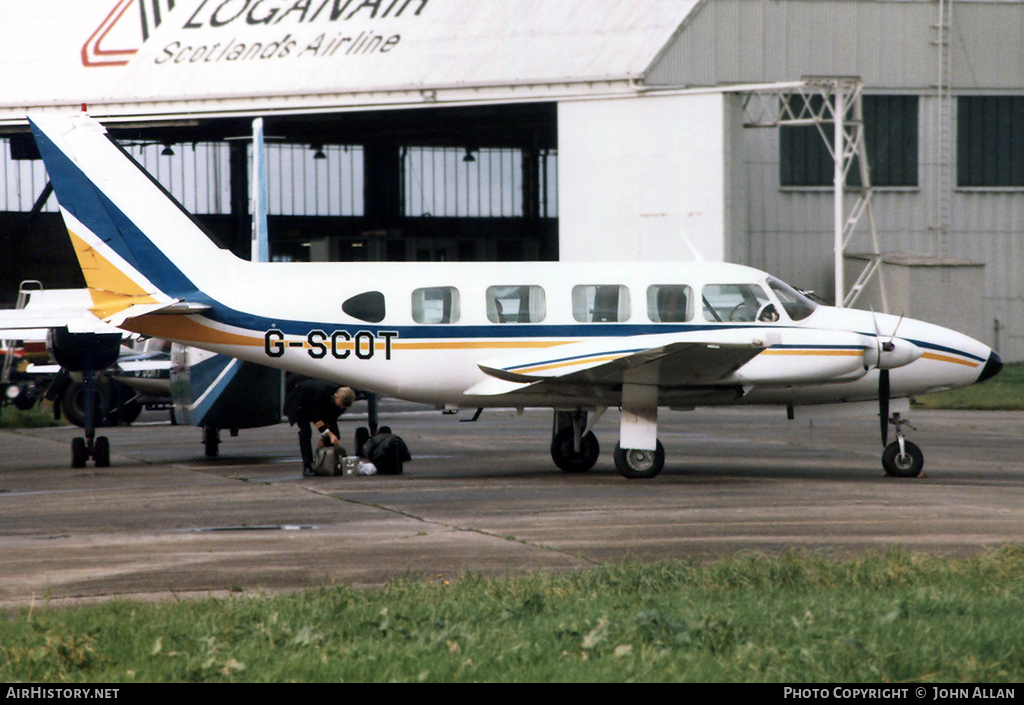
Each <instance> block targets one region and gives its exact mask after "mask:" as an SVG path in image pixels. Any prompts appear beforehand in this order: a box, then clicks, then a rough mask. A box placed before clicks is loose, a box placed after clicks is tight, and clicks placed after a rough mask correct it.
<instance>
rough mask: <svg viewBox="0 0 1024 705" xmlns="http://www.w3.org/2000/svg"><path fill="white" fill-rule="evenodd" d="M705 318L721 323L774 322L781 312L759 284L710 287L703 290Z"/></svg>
mask: <svg viewBox="0 0 1024 705" xmlns="http://www.w3.org/2000/svg"><path fill="white" fill-rule="evenodd" d="M703 303H704V319H705V320H708V321H716V322H718V323H753V322H755V321H757V322H760V323H771V322H773V321H777V320H779V311H778V309H776V308H775V304H773V303H772V302H771V301H770V300H769V298H768V295H767V294H765V293H764V289H762V288H761V287H760V286H758V285H757V284H709V285H708V286H706V287H704V297H703Z"/></svg>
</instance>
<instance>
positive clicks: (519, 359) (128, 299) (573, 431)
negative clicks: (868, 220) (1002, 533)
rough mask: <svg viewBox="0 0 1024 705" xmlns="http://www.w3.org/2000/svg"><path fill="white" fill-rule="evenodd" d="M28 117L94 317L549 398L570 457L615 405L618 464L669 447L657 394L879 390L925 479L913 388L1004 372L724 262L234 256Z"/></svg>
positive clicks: (350, 368) (67, 121)
mask: <svg viewBox="0 0 1024 705" xmlns="http://www.w3.org/2000/svg"><path fill="white" fill-rule="evenodd" d="M30 122H31V125H32V129H33V132H34V134H35V138H36V141H37V142H38V144H39V149H40V152H41V153H42V156H43V160H44V161H45V163H46V168H47V171H48V172H49V176H50V180H51V182H52V184H53V187H54V190H55V192H56V194H57V199H58V201H59V203H60V207H61V212H62V213H63V216H64V220H65V222H66V224H67V227H68V231H69V233H70V236H71V240H72V242H73V244H74V248H75V251H76V252H77V255H78V259H79V261H80V263H81V266H82V271H83V272H84V274H85V278H86V281H87V283H88V286H89V289H90V292H91V294H92V300H93V308H92V310H93V312H95V313H96V315H98V316H99V317H100V318H103V319H106V320H107V321H109V322H111V323H113V324H114V325H116V326H119V327H121V328H124V329H127V330H130V331H135V332H138V333H143V334H146V335H152V336H155V337H160V338H165V339H168V340H174V341H179V342H182V343H186V344H188V345H193V346H196V347H199V348H206V349H208V350H212V351H214V352H217V353H223V354H226V355H230V356H233V357H237V358H240V359H242V360H247V361H252V362H257V363H263V364H265V365H270V366H273V367H279V368H282V369H286V370H292V371H295V372H298V373H301V374H304V375H309V376H313V377H319V378H323V379H328V380H333V381H336V382H338V383H341V384H347V385H351V386H354V387H359V388H362V389H367V390H372V391H375V392H378V393H380V394H385V395H388V396H392V397H397V398H402V399H407V400H411V401H417V402H426V403H430V404H435V405H437V406H441V407H445V408H448V409H453V408H459V407H464V408H483V407H506V408H523V407H550V408H553V409H554V410H555V412H556V414H555V423H554V430H553V439H552V444H551V454H552V457H553V458H554V461H555V463H556V464H557V465H558V466H559V467H560V468H562V469H563V470H565V471H567V472H582V471H586V470H589V469H590V468H591V467H592V466H593V465H594V463H595V462H596V460H597V457H598V454H599V447H598V442H597V439H596V438H595V436H594V434H593V432H592V430H591V428H592V427H593V425H594V423H595V422H596V420H597V418H599V417H600V415H601V414H602V413H603V412H604V410H605V409H607V408H608V407H619V408H620V409H621V424H620V430H619V443H618V445H617V446H616V448H615V465H616V467H617V468H618V470H619V472H621V473H622V474H623V475H624V476H626V477H628V478H647V477H654V476H655V475H657V474H658V473H659V472H660V471H661V469H662V466H663V464H664V461H665V452H664V449H663V448H662V445H661V443H660V442H659V441H658V439H657V430H658V408H659V407H662V406H667V407H671V408H679V409H689V408H694V407H697V406H712V405H737V404H773V405H780V406H787V407H790V411H792V407H793V406H796V405H803V404H826V403H835V402H857V401H860V402H863V401H869V402H877V403H878V404H879V416H880V424H881V430H882V444H883V446H886V440H887V435H888V433H887V431H888V427H889V425H890V424H892V425H895V428H896V437H897V440H896V441H894V442H893V443H891V444H889V445H888V446H886V447H885V452H884V454H883V466H884V468H885V470H886V472H888V473H890V474H892V475H902V476H916V475H918V474H919V473H920V472H921V468H922V465H923V462H924V461H923V456H922V454H921V451H920V450H919V449H918V448H917V447H916V446H915V445H914V444H913V443H911V442H909V441H907V440H906V439H905V438H904V434H903V426H904V425H905V423H906V419H905V417H904V414H905V413H906V410H907V409H908V408H909V404H908V402H907V399H908V397H910V396H911V395H915V394H922V393H925V392H930V391H935V390H944V389H950V388H954V387H962V386H966V385H969V384H973V383H975V382H979V381H982V380H985V379H988V378H989V377H991V376H993V375H995V374H996V373H997V372H998V371H999V370H1000V368H1001V367H1002V362H1001V361H1000V359H999V356H998V355H996V354H995V353H994V352H993V351H992V350H991V349H989V348H988V347H987V346H985V345H983V344H982V343H980V342H978V341H977V340H974V339H972V338H969V337H967V336H965V335H961V334H960V333H957V332H955V331H952V330H949V329H947V328H942V327H940V326H937V325H932V324H929V323H924V322H922V321H916V320H911V319H907V318H900V317H896V316H889V315H883V314H875V313H872V312H869V311H859V310H851V309H838V308H832V307H829V306H822V305H818V304H816V303H814V302H812V301H811V300H809V299H808V298H806V297H805V296H803V295H801V294H800V293H798V292H797V291H795V290H794V289H792V288H791V287H789V286H788V285H786V284H785V283H783V282H781V281H779V280H778V279H775V278H774V277H771V276H769V275H768V274H766V273H764V272H761V271H759V270H756V269H752V268H749V267H743V266H739V265H734V264H713V263H707V262H699V263H693V262H680V263H670V262H619V263H608V264H592V263H589V262H588V263H554V262H552V263H543V262H542V263H523V262H519V263H457V264H454V263H423V262H416V263H369V264H367V263H358V264H355V263H353V264H340V263H292V264H286V263H259V262H248V261H244V260H241V259H238V258H237V257H235V256H234V255H233V254H231V253H230V252H228V251H226V250H222V249H219V248H218V247H217V246H215V245H214V244H213V243H212V242H211V240H210V239H209V238H208V237H207V236H206V235H205V234H204V233H203V231H202V230H201V229H200V228H199V227H198V226H197V225H196V224H195V222H194V221H193V220H192V219H191V217H190V216H189V215H188V214H187V213H186V212H185V211H184V210H183V209H181V207H180V206H179V205H177V204H176V203H174V202H173V200H172V199H171V198H169V197H168V195H167V194H166V192H165V191H164V190H163V189H162V188H161V187H160V186H159V185H158V184H156V183H155V182H154V181H153V180H152V179H151V178H150V177H149V176H148V175H147V174H146V173H145V172H144V171H143V170H142V169H141V168H140V167H139V166H138V165H137V164H135V162H134V161H133V160H132V159H131V158H130V157H129V156H128V155H127V154H126V153H125V152H124V151H123V150H121V149H120V148H119V147H118V146H117V145H116V144H115V143H114V142H113V141H112V140H111V139H110V138H109V137H108V136H107V134H106V131H105V130H104V128H103V127H102V126H101V125H100V124H99V123H97V122H96V121H94V120H92V119H90V118H88V117H87V116H84V115H77V116H65V115H39V116H33V117H31V119H30ZM890 399H893V400H895V401H894V403H893V405H892V407H893V409H897V408H898V409H899V411H896V412H895V413H892V414H890ZM901 401H902V404H901V403H900V402H901ZM588 417H589V423H588Z"/></svg>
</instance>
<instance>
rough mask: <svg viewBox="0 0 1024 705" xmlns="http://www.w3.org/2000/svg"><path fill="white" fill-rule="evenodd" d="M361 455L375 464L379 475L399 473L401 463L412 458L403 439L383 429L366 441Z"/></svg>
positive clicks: (400, 471) (400, 472)
mask: <svg viewBox="0 0 1024 705" xmlns="http://www.w3.org/2000/svg"><path fill="white" fill-rule="evenodd" d="M363 456H364V457H366V459H367V460H369V461H370V462H372V463H373V464H374V465H376V466H377V472H379V473H380V474H381V475H401V474H402V463H405V462H408V461H410V460H412V457H411V456H410V455H409V448H408V446H406V445H405V441H403V440H402V439H401V438H399V437H398V436H396V435H394V434H393V433H389V432H388V431H387V430H384V429H382V432H380V433H378V434H377V435H375V436H372V437H371V438H370V439H369V440H368V441H366V443H365V444H364V445H363Z"/></svg>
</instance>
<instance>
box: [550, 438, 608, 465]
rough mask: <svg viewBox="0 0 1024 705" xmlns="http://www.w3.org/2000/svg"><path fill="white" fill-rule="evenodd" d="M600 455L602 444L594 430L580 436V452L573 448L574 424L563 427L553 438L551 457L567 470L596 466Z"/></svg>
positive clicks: (556, 463)
mask: <svg viewBox="0 0 1024 705" xmlns="http://www.w3.org/2000/svg"><path fill="white" fill-rule="evenodd" d="M599 455H601V445H600V444H599V443H598V442H597V436H595V435H594V432H593V431H590V432H589V433H586V434H584V435H583V436H582V437H581V438H580V452H579V453H577V452H576V451H575V450H574V449H573V430H572V426H567V427H566V428H563V429H562V430H561V431H559V432H558V433H556V434H555V437H554V438H552V439H551V458H552V460H554V461H555V465H557V466H558V467H559V468H560V469H561V470H564V471H565V472H572V473H576V472H586V471H587V470H589V469H590V468H592V467H594V463H596V462H597V458H598V456H599Z"/></svg>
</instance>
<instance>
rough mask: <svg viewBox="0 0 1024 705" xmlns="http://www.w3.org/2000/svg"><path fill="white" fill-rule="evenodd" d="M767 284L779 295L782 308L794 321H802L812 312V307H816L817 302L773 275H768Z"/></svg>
mask: <svg viewBox="0 0 1024 705" xmlns="http://www.w3.org/2000/svg"><path fill="white" fill-rule="evenodd" d="M768 286H769V287H771V290H772V291H774V292H775V295H776V296H778V297H779V302H781V303H782V308H784V309H786V313H788V314H789V317H790V318H791V319H793V320H794V321H802V320H803V319H805V318H807V317H808V316H810V315H811V314H812V313H814V309H816V308H818V304H816V303H814V302H813V301H811V300H810V299H809V298H807V297H806V296H804V295H803V294H801V293H800V292H799V291H797V290H796V289H794V288H793V287H791V286H790V285H789V284H786V283H785V282H783V281H779V280H778V279H776V278H775V277H768Z"/></svg>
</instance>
